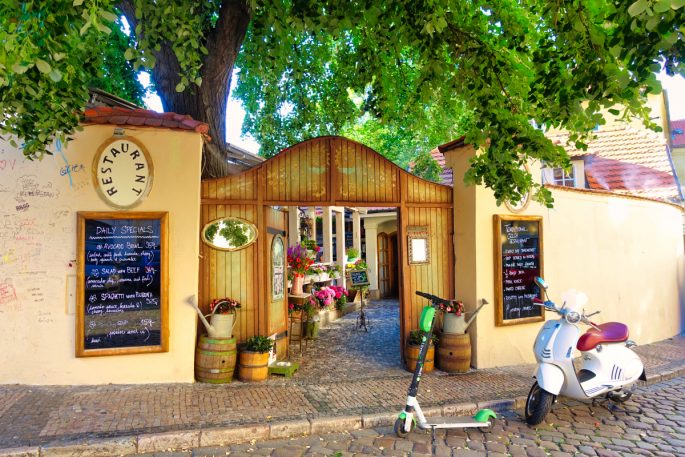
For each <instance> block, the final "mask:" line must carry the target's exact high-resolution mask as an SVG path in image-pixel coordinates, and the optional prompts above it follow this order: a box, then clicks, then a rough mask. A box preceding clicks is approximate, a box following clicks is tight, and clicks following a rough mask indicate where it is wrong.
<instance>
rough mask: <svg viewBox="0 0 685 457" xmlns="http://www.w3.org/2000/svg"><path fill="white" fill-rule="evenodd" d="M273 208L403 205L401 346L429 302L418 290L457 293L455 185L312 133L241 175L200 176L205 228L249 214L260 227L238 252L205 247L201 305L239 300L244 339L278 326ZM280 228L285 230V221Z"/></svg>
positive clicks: (240, 335) (240, 330)
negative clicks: (420, 255) (422, 244)
mask: <svg viewBox="0 0 685 457" xmlns="http://www.w3.org/2000/svg"><path fill="white" fill-rule="evenodd" d="M274 206H277V207H281V206H354V207H364V206H371V207H396V208H399V211H398V213H399V220H398V232H397V234H398V248H399V253H398V254H399V286H400V327H401V334H402V342H403V344H402V346H404V340H405V338H406V335H407V334H408V333H409V331H410V330H411V329H413V328H416V327H417V326H418V319H419V316H420V313H421V309H422V308H423V306H424V305H425V304H426V303H427V302H426V300H425V299H422V298H420V297H418V296H416V291H417V290H421V291H425V292H429V293H432V294H435V295H438V296H441V297H454V247H453V227H452V220H453V219H452V213H453V206H452V188H451V187H448V186H444V185H441V184H436V183H433V182H430V181H426V180H424V179H421V178H419V177H417V176H414V175H412V174H410V173H407V172H406V171H404V170H402V169H401V168H399V167H398V166H396V165H395V164H393V163H392V162H390V161H389V160H387V159H385V158H384V157H383V156H381V155H380V154H378V153H377V152H375V151H373V150H372V149H370V148H368V147H367V146H364V145H362V144H360V143H357V142H355V141H352V140H349V139H347V138H342V137H336V136H330V137H320V138H314V139H311V140H307V141H304V142H302V143H298V144H296V145H294V146H291V147H289V148H287V149H284V150H283V151H281V152H280V153H279V154H278V155H276V156H274V157H272V158H271V159H269V160H267V161H265V162H263V163H261V164H260V165H258V166H256V167H254V168H251V169H249V170H247V171H245V172H243V173H241V174H240V175H236V176H228V177H225V178H220V179H213V180H204V181H203V182H202V221H201V222H202V226H204V224H206V223H207V222H209V221H212V220H214V219H216V218H218V217H221V216H224V215H227V216H237V217H240V218H242V219H245V220H247V221H249V222H251V223H253V224H255V225H256V227H257V230H258V236H257V241H256V243H255V244H253V245H251V246H249V247H247V248H245V249H242V250H240V251H235V252H221V251H216V250H214V249H212V248H210V247H209V246H207V245H204V244H203V247H202V260H201V271H200V303H201V304H202V305H203V306H205V308H206V307H207V306H208V305H207V304H208V303H209V302H210V301H211V300H212V299H213V298H217V297H221V296H230V297H233V298H236V299H238V300H240V301H241V303H243V307H244V308H243V309H242V310H241V311H240V313H239V316H238V317H239V324H238V325H237V326H236V331H235V334H236V336H237V337H238V338H239V340H241V341H242V340H244V339H246V338H247V337H249V336H252V335H255V334H262V335H268V334H270V332H272V331H273V328H270V327H272V326H271V325H270V324H269V323H270V322H273V321H274V319H275V316H271V314H272V313H274V312H275V311H276V310H275V308H274V306H271V305H272V303H271V302H270V301H269V293H270V290H271V289H270V287H271V286H270V284H269V281H265V280H262V279H261V278H266V277H267V275H268V274H269V265H268V256H269V252H270V251H269V249H270V246H271V245H270V244H269V239H268V236H267V233H268V228H269V227H272V229H273V227H274V221H273V218H271V216H270V214H274V213H273V211H275V210H273V209H271V208H270V207H274ZM270 218H271V219H270ZM282 222H283V221H281V223H282ZM286 222H287V221H286ZM282 227H283V230H285V227H287V223H286V225H283V226H282ZM413 230H419V231H421V233H424V234H425V235H426V236H427V237H428V246H429V249H430V257H429V261H428V262H427V263H420V264H413V263H412V264H410V262H409V252H408V244H407V243H408V239H409V233H408V231H413ZM284 306H286V305H284ZM285 312H286V311H285V309H284V310H283V311H282V313H285ZM283 330H285V328H283Z"/></svg>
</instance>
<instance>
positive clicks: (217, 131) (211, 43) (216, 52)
mask: <svg viewBox="0 0 685 457" xmlns="http://www.w3.org/2000/svg"><path fill="white" fill-rule="evenodd" d="M119 7H120V8H121V10H122V11H123V13H124V15H125V16H126V19H127V20H128V21H129V23H130V25H131V28H132V29H134V30H135V27H136V24H137V20H136V17H135V9H134V7H133V5H132V2H131V1H130V0H127V1H123V2H121V3H120V4H119ZM251 18H252V11H251V10H250V8H249V6H248V5H247V1H245V0H224V1H223V2H222V4H221V8H220V11H219V18H218V20H217V23H216V26H215V27H214V28H213V29H212V30H211V31H210V32H209V34H208V36H207V37H206V43H205V47H206V48H207V50H208V51H209V52H208V54H207V57H206V58H205V61H204V63H203V65H202V70H201V76H202V85H201V86H200V87H197V86H195V85H192V86H191V87H189V88H186V90H185V91H183V92H176V85H177V84H178V83H179V82H180V81H181V78H180V76H179V72H180V66H179V63H178V59H177V58H176V55H175V54H174V52H173V50H172V48H171V44H169V43H165V44H163V45H162V48H161V49H160V50H159V51H158V52H156V53H155V57H156V59H157V63H156V65H155V67H154V68H153V70H152V79H153V81H154V83H155V86H156V88H157V93H158V94H159V97H160V98H161V99H162V106H163V107H164V111H173V112H176V113H179V114H188V115H190V116H191V117H192V118H193V119H196V120H198V121H201V122H205V123H207V124H209V135H210V136H211V142H210V143H206V144H205V148H204V153H203V168H202V176H203V177H205V178H207V177H209V178H214V177H220V176H225V175H227V174H231V173H235V172H237V171H238V170H236V168H235V167H232V166H229V164H228V163H227V161H226V159H227V156H228V151H227V147H226V104H227V101H228V95H229V91H230V87H231V76H232V74H233V66H234V64H235V60H236V58H237V56H238V52H239V51H240V46H241V45H242V43H243V40H244V39H245V33H246V32H247V27H248V25H249V23H250V20H251Z"/></svg>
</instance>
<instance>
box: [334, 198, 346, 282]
mask: <svg viewBox="0 0 685 457" xmlns="http://www.w3.org/2000/svg"><path fill="white" fill-rule="evenodd" d="M335 244H336V246H335V247H336V249H335V251H336V257H337V258H338V262H341V263H342V265H345V208H341V211H337V212H336V213H335ZM340 285H341V286H343V287H345V275H344V274H343V275H341V277H340Z"/></svg>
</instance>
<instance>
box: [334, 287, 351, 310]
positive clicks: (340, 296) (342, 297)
mask: <svg viewBox="0 0 685 457" xmlns="http://www.w3.org/2000/svg"><path fill="white" fill-rule="evenodd" d="M329 288H330V289H332V290H333V292H335V309H337V310H338V311H340V310H342V308H343V306H345V303H347V295H348V292H347V289H345V288H344V287H343V286H330V287H329Z"/></svg>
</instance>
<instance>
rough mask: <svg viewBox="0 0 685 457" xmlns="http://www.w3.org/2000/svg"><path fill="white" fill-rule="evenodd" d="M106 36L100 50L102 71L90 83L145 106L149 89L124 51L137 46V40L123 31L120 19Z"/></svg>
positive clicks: (92, 85)
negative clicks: (140, 79) (144, 85)
mask: <svg viewBox="0 0 685 457" xmlns="http://www.w3.org/2000/svg"><path fill="white" fill-rule="evenodd" d="M104 38H105V39H104V40H101V41H102V45H103V47H102V49H101V50H100V56H101V58H102V61H101V63H100V69H101V71H100V72H99V73H98V74H97V75H95V77H94V78H93V79H92V80H91V81H90V82H89V83H88V85H89V86H91V87H97V88H98V89H102V90H104V91H106V92H109V93H110V94H114V95H116V96H118V97H121V98H123V99H124V100H128V101H130V102H133V103H135V104H136V105H139V106H143V105H144V104H145V95H146V94H147V89H145V88H144V87H143V85H142V84H141V82H140V81H139V80H138V75H137V72H136V70H135V69H134V68H133V63H132V62H131V61H129V60H126V59H125V58H124V53H125V52H126V50H127V49H129V48H131V47H133V46H135V41H134V40H133V39H132V38H131V37H130V36H128V35H126V34H125V33H124V32H123V31H122V24H121V22H120V21H119V20H117V22H116V23H115V24H114V25H113V27H112V33H110V34H109V35H107V36H106V37H104Z"/></svg>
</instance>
